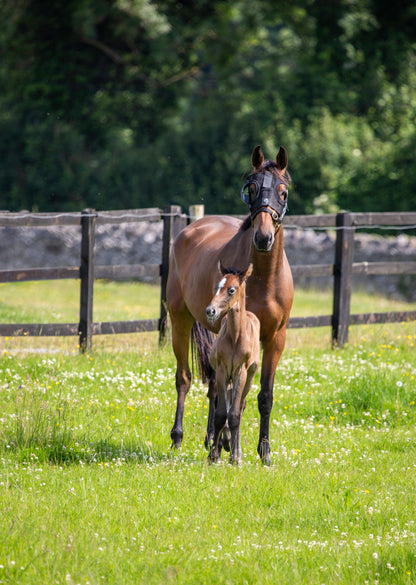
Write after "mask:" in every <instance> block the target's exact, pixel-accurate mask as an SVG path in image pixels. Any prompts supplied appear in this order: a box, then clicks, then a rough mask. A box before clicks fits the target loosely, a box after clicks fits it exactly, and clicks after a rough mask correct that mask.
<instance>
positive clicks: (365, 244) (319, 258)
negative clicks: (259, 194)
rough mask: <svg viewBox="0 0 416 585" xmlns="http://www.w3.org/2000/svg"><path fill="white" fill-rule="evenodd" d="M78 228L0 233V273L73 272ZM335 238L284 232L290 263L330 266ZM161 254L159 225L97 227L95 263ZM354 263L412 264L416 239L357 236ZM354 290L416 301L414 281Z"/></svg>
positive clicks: (321, 283)
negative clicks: (39, 269)
mask: <svg viewBox="0 0 416 585" xmlns="http://www.w3.org/2000/svg"><path fill="white" fill-rule="evenodd" d="M80 241H81V235H80V228H79V227H72V226H71V227H68V226H62V227H59V226H58V227H56V226H55V227H51V228H44V227H42V228H40V227H34V228H29V227H28V228H0V269H1V268H9V269H18V268H34V267H57V266H78V265H79V258H80ZM334 242H335V235H334V234H333V233H331V232H323V231H313V230H312V229H305V230H301V229H290V228H286V230H285V248H286V253H287V256H288V258H289V262H290V263H291V264H293V265H295V264H308V265H309V264H331V263H332V262H333V261H334ZM161 250H162V222H156V223H154V222H149V223H146V222H142V223H136V224H134V223H129V224H120V225H100V226H97V229H96V263H97V264H98V265H101V264H158V263H160V259H161ZM354 261H355V262H363V261H367V262H376V261H378V262H381V261H393V262H398V261H416V238H415V237H409V236H407V235H405V234H400V235H398V236H396V237H381V236H375V235H369V234H365V233H363V232H360V231H357V232H356V235H355V249H354ZM295 284H296V285H297V286H302V287H305V288H309V287H313V288H321V287H330V286H332V279H331V278H322V277H319V278H298V279H297V280H296V283H295ZM355 287H360V288H363V289H365V290H367V291H369V292H378V293H382V294H383V295H386V296H389V297H397V298H400V297H402V298H406V299H407V300H416V275H408V276H360V277H357V276H355V277H354V282H353V290H354V288H355Z"/></svg>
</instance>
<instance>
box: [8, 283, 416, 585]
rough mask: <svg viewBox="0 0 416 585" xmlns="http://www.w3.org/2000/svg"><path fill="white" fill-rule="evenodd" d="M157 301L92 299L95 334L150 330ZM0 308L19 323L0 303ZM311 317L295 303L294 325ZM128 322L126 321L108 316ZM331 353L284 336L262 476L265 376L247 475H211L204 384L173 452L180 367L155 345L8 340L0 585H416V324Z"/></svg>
mask: <svg viewBox="0 0 416 585" xmlns="http://www.w3.org/2000/svg"><path fill="white" fill-rule="evenodd" d="M100 286H102V287H103V296H102V297H101V298H103V299H104V301H103V303H101V301H99V300H98V299H99V295H98V288H99V287H100ZM27 289H29V287H28V285H21V288H20V289H19V290H20V293H19V298H20V299H23V297H24V295H25V294H26V293H25V290H27ZM156 290H157V289H155V288H153V287H146V286H143V285H137V284H136V285H129V286H127V285H126V287H124V284H123V285H114V288H113V285H110V284H109V283H99V285H98V286H97V288H96V292H97V296H96V299H97V313H98V314H99V315H102V317H99V318H100V319H103V320H104V319H105V320H107V318H136V314H137V315H139V314H140V313H143V314H145V313H146V311H150V313H149V315H150V316H154V315H152V314H151V311H156V315H157V311H158V303H159V299H158V296H157V295H156V294H155V293H156ZM30 294H31V295H32V298H36V297H35V296H33V291H31V292H30ZM55 295H56V296H55ZM55 295H53V294H52V297H51V298H52V299H53V300H54V302H55V306H57V309H56V310H57V311H59V312H60V311H64V309H65V307H64V305H65V304H66V302H64V303H62V305H61V302H60V301H59V295H58V294H57V293H55ZM0 298H2V299H4V303H5V304H7V305H8V306H9V309H8V310H12V309H13V298H12V297H7V295H6V293H5V290H4V288H0ZM6 298H7V299H10V300H7V302H6ZM74 298H75V303H76V302H77V299H76V296H75V297H74ZM116 299H117V300H116ZM143 299H144V300H143ZM328 299H329V296H327V300H326V301H325V302H327V301H328ZM315 300H316V297H315V293H313V292H311V291H308V292H306V293H303V292H302V293H299V294H298V299H297V302H299V303H300V305H301V306H300V305H298V307H297V308H296V305H295V309H296V311H298V312H297V314H301V312H302V311H305V312H304V314H310V313H308V312H307V311H308V306H307V303H308V302H310V307H309V309H310V310H312V309H313V307H312V305H313V303H314V302H315ZM42 302H44V301H42ZM322 302H323V301H322ZM366 302H368V305H369V306H371V307H372V310H376V307H377V310H379V307H380V306H382V304H383V303H385V300H384V299H376V298H371V299H368V301H366ZM113 303H114V307H112V306H111V307H110V305H112V304H113ZM142 303H143V304H144V306H143V305H142ZM360 303H362V305H360V306H364V300H363V301H360ZM116 305H117V307H118V308H116ZM23 306H24V302H23ZM123 306H125V307H130V308H131V310H132V315H131V316H129V317H123V316H122V315H121V317H120V316H116V315H119V313H118V311H120V312H121V313H122V308H123ZM106 308H108V310H109V311H110V310H111V311H114V312H113V313H111V317H107V314H106ZM19 310H20V309H17V313H16V316H17V319H18V320H20V317H21V315H20V313H19ZM30 310H31V311H33V312H32V313H31V314H32V315H33V316H34V317H36V316H37V315H41V314H47V311H48V308H47V305H46V304H45V306H44V307H39V306H38V303H37V302H32V306H31V309H30ZM360 310H366V309H364V308H363V309H360ZM380 310H384V309H380ZM37 311H39V313H37ZM42 311H46V313H42ZM113 315H114V317H113ZM2 318H3V317H2ZM139 318H140V317H139ZM65 319H66V317H65ZM69 320H71V319H69ZM329 336H330V332H329V331H326V330H325V329H315V330H306V331H296V330H292V331H289V334H288V342H287V348H286V350H285V353H284V355H283V358H282V360H281V363H280V365H279V369H278V375H277V376H276V383H275V396H274V407H273V411H272V416H271V447H272V452H273V464H272V466H271V467H269V468H265V467H263V466H262V465H261V463H260V462H259V460H258V457H257V455H256V445H257V438H258V427H259V417H258V413H257V401H256V395H257V392H258V389H259V375H257V376H256V378H255V381H254V386H253V389H252V391H251V392H250V394H249V395H248V403H247V408H246V411H245V413H244V417H243V423H242V447H243V452H244V461H243V463H242V465H240V466H239V467H232V466H230V465H229V464H228V463H227V462H226V461H224V462H222V463H220V464H218V465H209V464H207V461H206V452H205V450H204V447H203V438H204V434H205V427H206V417H207V399H206V397H205V394H206V388H205V387H204V386H203V385H202V384H201V383H200V382H199V381H198V380H196V382H195V383H194V384H193V386H192V389H191V391H190V393H189V395H188V397H187V403H186V410H185V417H184V425H185V428H184V430H185V436H184V443H183V447H182V451H181V453H176V452H172V451H171V450H170V438H169V432H170V428H171V426H172V423H173V417H174V410H175V403H176V393H175V390H174V360H173V356H172V353H171V351H170V348H169V346H167V347H165V348H164V349H159V348H158V347H157V341H156V337H155V336H153V337H152V336H150V337H146V338H143V337H141V336H139V335H131V336H122V337H119V336H108V337H105V338H104V336H103V338H100V339H97V340H94V351H93V352H92V353H91V354H90V355H79V354H78V352H77V350H76V347H75V344H74V340H73V339H72V341H71V343H72V348H71V350H70V351H67V346H66V345H65V344H64V343H63V340H62V339H52V340H50V341H51V343H53V345H52V346H51V348H52V349H51V350H50V351H49V350H47V351H45V347H44V346H39V348H42V352H39V351H38V352H37V353H31V352H29V351H28V349H33V347H34V342H35V341H39V342H43V343H44V342H45V339H41V340H35V339H33V338H25V339H17V338H14V339H9V340H3V343H4V345H3V348H2V350H1V354H2V357H1V361H0V509H1V515H2V516H1V518H2V520H1V522H0V583H7V584H17V583H19V585H26V584H31V585H32V584H36V585H39V584H48V585H49V584H54V583H56V584H59V585H61V584H62V585H64V584H74V585H76V584H91V585H98V584H100V583H105V584H117V585H119V584H129V585H130V584H135V585H136V584H142V583H145V584H146V585H158V584H162V583H163V584H164V583H175V584H179V585H181V584H194V583H195V584H202V585H204V584H207V585H208V584H210V585H211V584H212V583H218V584H233V585H234V584H235V583H238V584H240V583H242V584H244V583H247V584H257V583H258V584H260V583H261V584H265V585H268V584H275V583H279V584H288V585H289V584H290V585H292V584H294V583H296V584H298V583H305V584H312V585H315V584H316V585H318V584H321V583H325V584H328V585H330V584H339V583H342V584H346V585H347V584H348V585H351V584H365V583H371V584H376V583H378V584H383V583H384V584H391V583H398V584H407V583H409V584H410V583H415V582H416V524H415V523H416V517H415V508H414V502H415V496H416V493H415V492H416V482H415V476H416V474H415V472H416V463H415V455H416V452H415V451H416V447H415V445H416V409H415V401H416V360H415V358H414V355H415V343H416V334H415V330H414V323H412V324H390V325H377V326H371V327H369V326H366V327H353V328H351V333H350V343H349V344H348V345H347V346H346V347H345V348H343V349H337V350H332V349H331V348H330V343H329ZM126 340H127V341H126Z"/></svg>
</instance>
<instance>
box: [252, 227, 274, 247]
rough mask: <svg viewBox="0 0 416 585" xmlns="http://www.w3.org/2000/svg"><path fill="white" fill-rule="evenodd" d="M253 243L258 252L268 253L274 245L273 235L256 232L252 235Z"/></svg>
mask: <svg viewBox="0 0 416 585" xmlns="http://www.w3.org/2000/svg"><path fill="white" fill-rule="evenodd" d="M253 243H254V246H255V248H256V250H257V251H258V252H270V250H271V249H272V248H273V244H274V233H272V232H266V233H262V232H260V231H257V232H255V233H254V236H253Z"/></svg>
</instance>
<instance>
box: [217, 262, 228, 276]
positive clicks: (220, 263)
mask: <svg viewBox="0 0 416 585" xmlns="http://www.w3.org/2000/svg"><path fill="white" fill-rule="evenodd" d="M218 270H219V272H220V274H221V275H222V276H225V274H226V270H225V268H224V265H223V263H222V261H221V260H218Z"/></svg>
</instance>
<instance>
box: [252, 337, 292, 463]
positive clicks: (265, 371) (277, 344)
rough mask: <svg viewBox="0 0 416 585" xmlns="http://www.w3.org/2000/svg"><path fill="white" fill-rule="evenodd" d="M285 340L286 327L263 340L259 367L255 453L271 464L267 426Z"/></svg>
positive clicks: (264, 461)
mask: <svg viewBox="0 0 416 585" xmlns="http://www.w3.org/2000/svg"><path fill="white" fill-rule="evenodd" d="M285 340H286V329H285V328H284V329H281V330H280V331H278V332H277V333H276V335H275V336H274V337H273V339H272V340H271V341H270V342H269V343H267V341H266V342H264V341H263V361H262V368H261V379H260V384H261V389H260V392H259V394H258V396H257V403H258V407H259V413H260V434H259V444H258V446H257V453H258V454H259V456H260V458H261V460H262V461H263V463H264V464H265V465H270V464H271V457H270V442H269V426H270V414H271V411H272V406H273V384H274V375H275V371H276V367H277V364H278V362H279V359H280V356H281V355H282V351H283V348H284V346H285Z"/></svg>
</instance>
